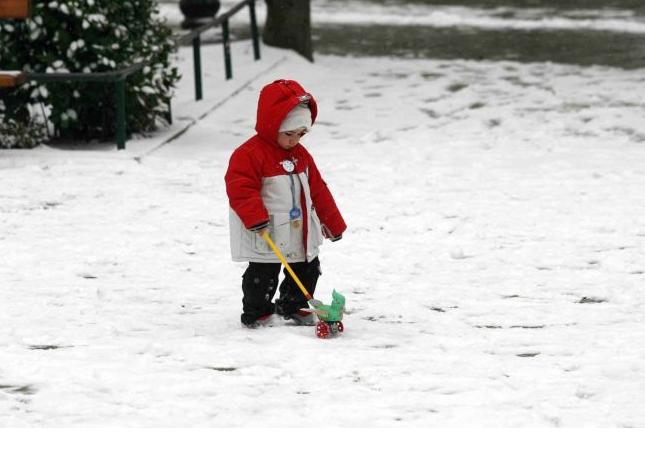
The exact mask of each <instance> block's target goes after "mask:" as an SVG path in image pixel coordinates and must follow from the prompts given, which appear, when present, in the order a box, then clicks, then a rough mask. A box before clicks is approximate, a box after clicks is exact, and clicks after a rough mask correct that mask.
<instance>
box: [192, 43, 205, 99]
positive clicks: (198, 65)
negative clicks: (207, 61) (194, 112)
mask: <svg viewBox="0 0 645 469" xmlns="http://www.w3.org/2000/svg"><path fill="white" fill-rule="evenodd" d="M201 43H202V41H201V39H200V36H195V37H194V38H193V65H194V68H195V101H199V100H201V99H202V96H203V95H202V55H201Z"/></svg>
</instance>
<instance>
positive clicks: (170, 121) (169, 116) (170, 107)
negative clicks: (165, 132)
mask: <svg viewBox="0 0 645 469" xmlns="http://www.w3.org/2000/svg"><path fill="white" fill-rule="evenodd" d="M166 119H168V124H170V125H172V102H171V99H170V98H168V112H167V113H166Z"/></svg>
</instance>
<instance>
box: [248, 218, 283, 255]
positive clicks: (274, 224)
mask: <svg viewBox="0 0 645 469" xmlns="http://www.w3.org/2000/svg"><path fill="white" fill-rule="evenodd" d="M252 235H253V236H254V244H253V249H254V250H255V251H256V252H258V253H260V254H269V253H273V251H272V250H271V247H270V246H269V245H268V244H267V242H266V241H265V240H264V239H262V238H261V237H260V236H259V235H258V234H257V233H252ZM269 236H271V239H272V240H273V242H274V243H275V245H276V246H277V247H278V249H280V250H281V251H285V250H287V249H288V248H289V244H290V239H291V221H290V220H289V214H288V213H276V214H273V215H269Z"/></svg>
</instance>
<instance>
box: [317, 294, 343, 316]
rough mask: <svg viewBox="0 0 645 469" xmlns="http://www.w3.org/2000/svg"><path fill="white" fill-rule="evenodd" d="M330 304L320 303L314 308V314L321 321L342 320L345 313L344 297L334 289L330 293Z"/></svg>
mask: <svg viewBox="0 0 645 469" xmlns="http://www.w3.org/2000/svg"><path fill="white" fill-rule="evenodd" d="M331 297H332V300H331V305H330V306H327V305H320V306H317V307H316V309H315V312H316V315H317V316H318V318H319V319H320V320H321V321H325V322H338V321H342V320H343V314H344V313H345V297H344V296H343V295H341V294H340V293H338V292H337V291H336V290H334V291H333V292H332V294H331Z"/></svg>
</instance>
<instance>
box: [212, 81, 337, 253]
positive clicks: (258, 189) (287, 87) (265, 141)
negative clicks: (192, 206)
mask: <svg viewBox="0 0 645 469" xmlns="http://www.w3.org/2000/svg"><path fill="white" fill-rule="evenodd" d="M301 103H308V104H309V109H310V111H311V117H312V124H313V122H314V121H315V120H316V116H317V113H318V107H317V105H316V101H315V99H314V97H313V96H311V94H309V93H307V92H306V91H305V90H304V89H303V88H302V86H300V84H298V83H297V82H295V81H292V80H276V81H274V82H273V83H271V84H269V85H267V86H265V87H264V88H263V89H262V91H261V92H260V98H259V101H258V110H257V123H256V126H255V130H256V131H257V135H255V136H253V137H252V138H250V139H249V140H247V141H246V142H244V143H243V144H242V145H241V146H240V147H238V148H237V149H236V150H235V151H234V152H233V155H232V156H231V159H230V161H229V167H228V170H227V172H226V175H225V177H224V180H225V182H226V193H227V194H228V198H229V204H230V207H231V210H232V211H233V212H234V213H235V215H236V216H237V217H239V221H240V222H241V224H242V225H243V226H244V228H246V230H248V229H250V228H254V227H257V226H262V225H263V224H265V223H267V222H269V223H272V222H273V219H272V218H274V217H277V218H280V217H282V216H283V215H284V213H285V212H286V213H288V211H289V208H291V205H292V194H291V192H289V191H287V190H282V188H288V187H289V184H290V183H291V184H292V183H293V181H290V179H289V173H288V172H287V171H286V170H285V168H284V166H283V162H284V161H285V160H290V161H291V162H293V163H294V165H295V170H294V171H293V173H292V174H293V175H295V176H297V177H298V181H299V182H300V184H299V185H298V187H299V189H300V194H299V205H300V208H301V209H302V212H303V215H302V221H303V227H302V238H303V239H302V242H303V244H304V247H305V253H306V257H307V259H309V260H311V259H310V257H311V255H310V254H311V253H312V252H313V251H312V248H316V251H315V252H314V253H313V254H316V253H317V246H312V244H316V243H317V242H316V237H315V236H314V237H313V238H312V235H318V234H319V233H311V231H312V230H317V231H320V229H321V227H320V226H312V225H317V224H318V223H317V221H318V219H319V220H320V223H321V224H322V225H323V226H324V228H323V230H324V231H325V234H326V235H328V236H331V237H338V236H340V235H342V233H343V232H344V231H345V229H346V225H345V221H344V220H343V217H342V215H341V214H340V211H339V210H338V207H337V206H336V203H335V201H334V198H333V196H332V195H331V192H330V191H329V189H328V188H327V184H326V183H325V181H324V180H323V179H322V177H321V175H320V172H319V171H318V168H317V167H316V164H315V162H314V160H313V158H312V156H311V155H310V154H309V152H308V151H307V150H306V149H305V147H303V146H302V145H300V144H298V145H297V146H295V147H294V148H292V149H290V150H285V149H283V148H281V147H280V146H279V145H278V131H279V128H280V125H281V124H282V121H283V120H284V118H285V117H286V116H287V114H289V112H290V111H291V110H292V109H293V108H294V107H296V106H297V105H298V104H301ZM276 188H277V190H276ZM284 199H287V200H284ZM312 212H315V213H312ZM232 221H235V220H234V219H232ZM274 228H276V227H274ZM270 229H271V227H270ZM231 231H232V234H231V245H232V248H233V251H234V252H233V258H234V259H235V260H256V261H259V262H262V260H259V259H260V258H262V259H264V261H265V262H268V261H269V259H271V261H275V257H268V256H266V255H265V254H267V253H265V252H264V251H263V253H262V254H261V255H260V257H254V256H253V255H251V256H246V255H237V256H236V253H235V248H234V244H235V243H237V241H238V240H237V239H234V234H233V225H231ZM275 231H276V232H277V229H276V230H275ZM235 236H237V235H235ZM241 236H242V237H243V238H244V236H245V235H244V234H241ZM253 236H254V237H256V238H258V237H257V235H253ZM246 241H248V237H247V238H246V239H245V240H244V241H243V242H246ZM274 241H275V239H274ZM247 244H248V243H247ZM252 244H253V243H252ZM277 244H279V245H280V243H278V242H277ZM318 244H319V243H318ZM282 245H283V247H284V243H282ZM252 249H253V248H252ZM238 254H239V253H238ZM236 257H237V259H236Z"/></svg>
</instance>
